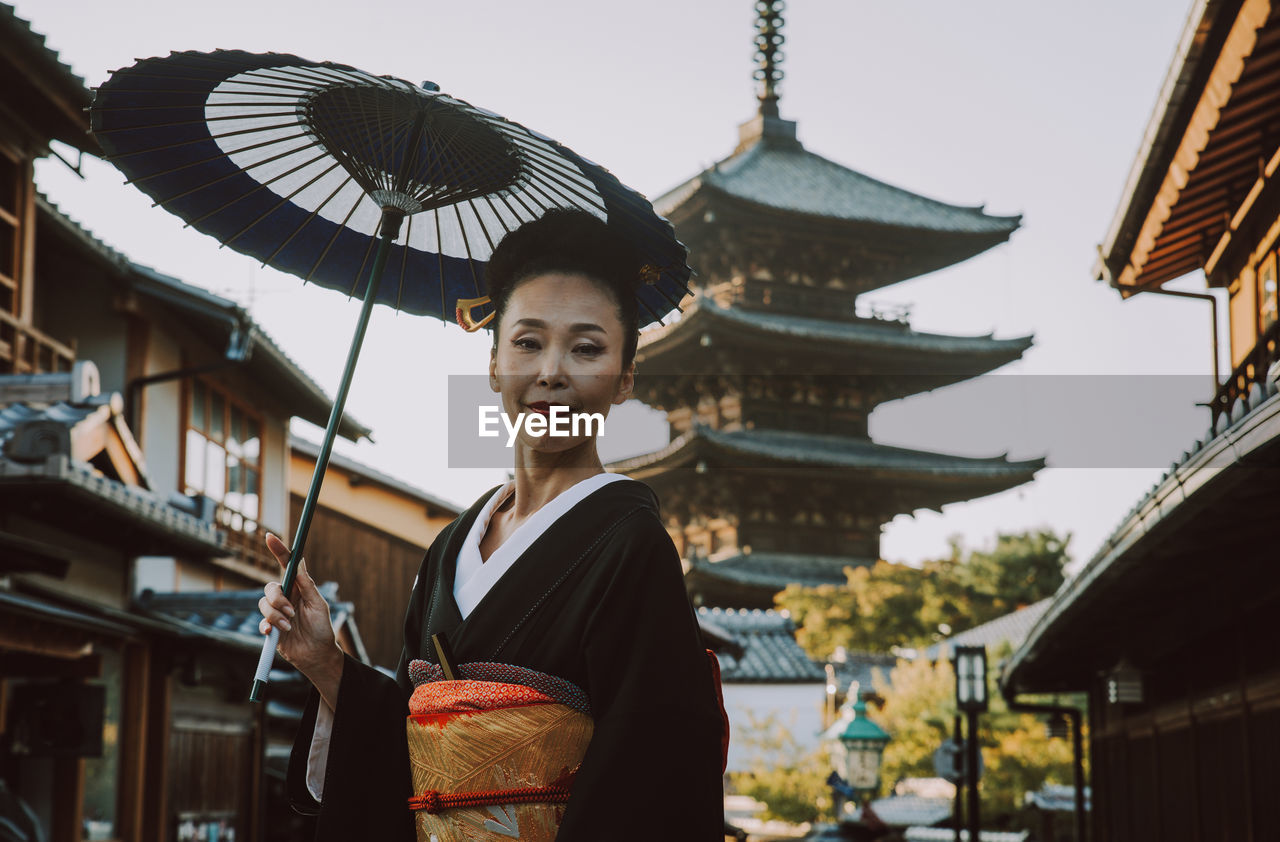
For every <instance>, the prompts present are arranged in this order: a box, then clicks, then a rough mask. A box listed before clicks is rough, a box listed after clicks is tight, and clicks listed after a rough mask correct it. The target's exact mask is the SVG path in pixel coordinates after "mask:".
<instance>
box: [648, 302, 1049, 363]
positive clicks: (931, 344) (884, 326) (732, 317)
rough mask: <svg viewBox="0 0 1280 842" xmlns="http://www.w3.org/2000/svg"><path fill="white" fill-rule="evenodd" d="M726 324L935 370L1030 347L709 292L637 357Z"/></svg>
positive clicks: (651, 336)
mask: <svg viewBox="0 0 1280 842" xmlns="http://www.w3.org/2000/svg"><path fill="white" fill-rule="evenodd" d="M716 324H719V325H723V326H725V327H728V328H732V329H735V330H737V331H740V332H742V333H743V334H744V335H746V336H755V337H760V338H762V339H773V340H781V341H785V342H786V343H787V344H788V345H789V346H791V347H794V346H795V340H797V339H802V340H806V341H808V342H815V343H820V344H822V345H826V346H843V347H844V349H846V351H847V350H851V349H857V350H859V351H864V352H865V351H883V352H885V353H886V354H889V355H891V356H890V357H889V358H890V359H891V360H893V361H894V362H899V363H905V362H907V361H908V360H909V359H910V358H911V357H913V356H920V355H928V357H929V370H930V372H931V373H939V372H941V371H950V370H952V369H959V370H962V371H963V372H964V373H965V374H966V375H969V376H972V375H976V374H982V373H985V372H987V371H991V370H992V369H995V368H999V367H1000V366H1002V365H1004V364H1005V363H1008V362H1012V361H1014V360H1016V359H1018V358H1020V357H1021V356H1022V354H1023V353H1024V352H1025V351H1026V350H1027V349H1028V348H1030V347H1031V345H1032V344H1033V342H1034V338H1033V337H1032V336H1031V335H1026V336H1017V337H1013V338H1011V339H996V338H994V336H993V335H992V334H990V333H988V334H985V335H981V336H953V335H948V334H941V333H922V332H920V331H916V330H912V329H911V328H910V327H906V326H904V325H903V324H901V323H900V322H888V321H883V320H876V319H859V320H857V321H837V320H834V319H818V318H813V317H811V316H794V315H786V314H781V313H769V312H761V311H758V310H747V309H743V308H740V307H732V306H730V307H723V306H721V305H719V304H717V303H716V302H715V300H714V299H712V298H709V297H705V296H704V297H699V298H697V299H696V300H695V301H694V302H693V303H692V304H691V305H690V306H689V307H688V308H686V310H685V312H684V314H683V315H682V316H681V318H680V320H679V321H676V322H672V323H670V324H667V325H662V326H659V327H655V328H653V329H651V330H646V331H645V332H644V333H642V334H641V336H640V345H639V354H638V357H639V361H641V362H643V361H644V360H646V359H652V358H653V357H655V356H656V355H657V354H659V353H662V352H663V351H664V350H665V349H666V347H667V346H669V345H674V344H676V343H677V342H678V341H679V339H678V338H684V337H686V336H687V335H688V334H689V332H690V331H693V330H696V329H697V328H698V327H700V326H704V325H716Z"/></svg>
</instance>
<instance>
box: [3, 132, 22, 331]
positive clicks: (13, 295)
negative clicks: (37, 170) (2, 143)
mask: <svg viewBox="0 0 1280 842" xmlns="http://www.w3.org/2000/svg"><path fill="white" fill-rule="evenodd" d="M25 171H26V166H25V162H24V161H23V160H22V159H21V158H19V157H17V156H15V155H14V154H13V153H12V152H9V151H8V150H6V149H4V148H3V147H0V311H3V312H4V313H5V314H6V315H10V316H15V317H16V316H17V315H18V313H19V308H20V306H21V301H20V300H19V296H18V281H19V278H20V271H21V259H20V258H21V255H22V225H21V222H22V204H23V203H22V198H23V192H24V188H25V187H26V180H27V179H26V172H25Z"/></svg>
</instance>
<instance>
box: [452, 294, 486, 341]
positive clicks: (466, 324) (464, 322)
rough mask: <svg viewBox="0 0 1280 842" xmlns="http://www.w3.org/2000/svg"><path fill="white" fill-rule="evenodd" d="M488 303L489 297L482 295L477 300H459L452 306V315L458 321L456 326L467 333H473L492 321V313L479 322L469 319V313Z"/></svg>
mask: <svg viewBox="0 0 1280 842" xmlns="http://www.w3.org/2000/svg"><path fill="white" fill-rule="evenodd" d="M488 303H489V296H487V295H482V296H480V297H479V298H459V299H458V301H457V303H456V304H455V305H454V315H455V317H456V318H457V320H458V325H459V326H461V328H462V329H463V330H465V331H466V332H467V333H475V332H476V331H477V330H479V329H480V328H482V327H484V326H485V325H487V324H488V323H489V322H491V321H493V316H494V314H493V313H490V314H489V315H487V316H485V317H484V318H483V319H481V320H480V321H476V320H475V319H474V318H472V317H471V311H472V310H474V309H475V308H477V307H482V306H484V305H485V304H488Z"/></svg>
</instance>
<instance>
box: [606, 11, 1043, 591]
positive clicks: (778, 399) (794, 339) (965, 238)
mask: <svg viewBox="0 0 1280 842" xmlns="http://www.w3.org/2000/svg"><path fill="white" fill-rule="evenodd" d="M781 6H782V3H781V2H777V1H776V0H775V1H774V2H769V0H764V2H760V3H758V4H757V9H758V10H759V20H758V22H757V28H758V35H757V39H756V44H757V47H758V53H757V59H758V61H759V69H758V70H757V71H756V78H757V79H759V80H761V82H762V90H761V92H760V95H759V100H760V105H759V111H758V113H757V114H756V116H755V117H754V118H753V119H751V120H749V121H748V122H746V123H744V124H743V125H742V126H740V127H739V144H738V147H737V149H736V150H734V152H733V154H732V155H730V156H729V157H727V158H725V159H724V160H722V161H720V162H718V163H716V164H714V165H712V166H711V167H710V168H709V169H707V170H705V171H703V172H701V173H699V174H698V175H696V176H694V177H693V178H691V179H689V180H688V181H686V182H685V183H683V184H681V185H680V186H678V187H676V188H675V189H673V190H671V191H670V192H668V193H667V194H665V195H663V196H661V197H660V198H658V199H657V200H656V201H655V203H654V204H655V207H657V209H658V211H659V212H660V213H662V214H663V215H665V216H666V217H667V218H668V219H670V220H671V222H672V223H673V224H674V225H675V229H676V232H677V234H678V235H679V237H680V239H681V240H682V241H683V242H684V243H685V244H686V245H687V246H688V247H689V252H690V257H689V261H690V265H691V266H692V267H693V269H694V272H695V278H694V284H693V291H694V297H693V298H692V299H689V300H687V301H690V302H691V303H687V304H686V306H685V307H684V309H683V312H682V313H681V314H680V316H679V317H678V319H677V320H675V321H671V322H669V323H667V324H664V325H662V326H660V327H656V328H654V329H651V330H649V331H646V332H645V333H643V334H642V335H641V338H640V346H639V351H638V354H637V358H636V359H637V364H638V369H639V376H638V377H637V379H636V397H637V398H639V399H640V400H641V401H643V402H644V403H646V404H648V405H650V406H652V407H655V408H658V409H661V410H663V411H665V412H666V413H667V418H668V421H669V423H670V429H671V439H670V442H669V443H668V444H667V446H665V447H663V448H662V449H660V450H658V451H656V452H653V453H648V454H645V455H642V456H638V457H634V458H630V459H625V460H622V461H618V462H615V463H613V464H611V465H610V469H611V470H613V471H616V472H620V473H626V474H628V475H630V476H631V477H634V478H636V479H640V480H643V481H645V482H647V483H648V484H649V485H650V486H651V487H652V488H653V489H654V490H655V492H656V493H657V494H658V497H659V499H660V500H661V501H662V508H663V512H664V517H666V518H667V524H666V525H667V528H668V530H669V531H670V533H671V535H672V538H673V540H674V541H675V543H676V546H677V548H678V549H679V550H680V552H681V555H682V558H683V560H684V565H685V570H686V584H687V585H688V588H689V590H690V594H691V596H692V597H693V599H694V601H695V603H697V604H700V605H706V606H720V607H726V608H728V607H733V608H756V607H759V608H767V607H771V606H772V604H773V596H774V594H775V593H777V592H778V591H780V590H782V589H783V588H785V587H786V586H787V585H788V584H789V583H799V584H803V585H808V586H816V585H821V584H828V583H831V584H842V583H844V581H845V576H844V572H843V571H844V568H845V567H848V566H857V565H869V564H873V563H874V562H875V561H876V560H877V559H878V558H879V556H880V532H881V529H882V528H883V525H884V524H885V523H887V522H888V521H890V520H892V519H893V518H894V517H896V516H897V515H899V514H902V513H907V512H912V511H915V510H917V509H922V508H930V509H939V510H940V509H941V507H942V506H943V505H945V504H947V503H953V502H957V501H962V500H968V499H971V498H974V497H981V496H984V495H987V494H993V493H996V492H999V491H1004V490H1006V489H1008V488H1012V487H1014V486H1016V485H1019V484H1021V483H1024V482H1027V481H1028V480H1030V479H1031V478H1032V476H1033V475H1034V473H1035V472H1036V471H1037V470H1039V469H1040V468H1042V467H1043V466H1044V461H1043V460H1034V461H1025V462H1012V461H1009V460H1008V459H1006V458H1005V457H1004V456H999V457H994V458H979V459H975V458H967V457H960V456H952V455H946V454H941V453H931V452H926V451H921V450H911V449H906V448H901V447H890V446H886V445H882V444H877V443H876V442H874V441H872V440H871V438H870V436H869V433H868V426H867V418H868V416H869V415H870V414H871V412H872V410H874V409H875V407H876V406H877V405H878V404H880V403H882V402H884V401H890V400H894V399H897V398H902V397H906V396H908V395H912V394H916V393H919V392H922V391H926V390H930V389H935V388H938V387H941V386H946V385H949V384H953V383H958V382H961V381H964V380H966V379H969V378H971V377H974V376H977V375H979V374H982V373H985V372H988V371H991V370H992V369H995V368H998V367H1000V366H1002V365H1004V364H1005V363H1008V362H1011V361H1013V360H1017V359H1018V358H1020V357H1021V356H1022V354H1023V352H1025V351H1026V350H1027V349H1028V348H1029V347H1030V346H1031V342H1032V339H1031V337H1030V336H1024V337H1019V338H1013V339H995V338H994V337H993V336H992V335H990V334H988V335H985V336H950V335H941V334H933V333H922V332H919V331H915V330H913V329H912V328H911V326H910V324H909V323H908V321H907V318H906V315H905V313H903V312H901V311H898V312H885V311H884V310H883V309H876V308H872V307H867V306H865V305H864V304H863V302H860V301H859V296H861V295H862V294H863V293H866V292H869V291H871V290H876V289H879V288H881V287H885V286H888V285H889V284H894V283H898V282H900V281H904V280H908V279H910V278H914V277H917V276H919V275H922V274H925V273H927V272H932V271H935V270H937V269H941V268H943V267H946V266H950V265H953V264H955V263H958V262H960V261H962V260H965V259H967V258H969V257H972V256H974V255H976V254H979V253H981V252H983V251H986V250H987V249H989V248H991V247H993V246H995V245H997V244H999V243H1003V242H1005V241H1006V240H1007V239H1008V238H1009V236H1010V235H1011V234H1012V233H1013V231H1014V230H1016V229H1017V227H1018V224H1019V220H1020V217H1017V216H993V215H990V214H987V213H985V212H984V211H983V209H982V208H981V207H959V206H955V205H949V204H944V203H942V202H938V201H934V200H932V199H928V198H925V197H923V196H919V195H916V194H914V193H911V192H908V191H906V190H903V189H900V188H897V187H893V186H891V185H888V184H885V183H883V182H881V181H877V180H876V179H873V178H870V177H868V176H866V175H863V174H862V173H859V172H855V171H854V170H851V169H848V168H847V167H844V166H842V165H840V164H837V163H835V162H833V161H829V160H827V159H825V158H822V157H821V156H819V155H815V154H814V153H812V152H810V151H808V150H807V149H805V148H804V146H803V145H802V144H801V143H800V141H799V139H798V138H797V136H796V124H795V122H793V121H790V120H784V119H782V118H781V117H780V116H779V111H778V82H779V81H780V79H781V77H782V72H781V68H780V67H779V66H778V65H779V58H780V53H779V50H778V48H779V47H780V46H781V44H782V41H783V37H782V33H781V27H782V17H781V11H780V7H781Z"/></svg>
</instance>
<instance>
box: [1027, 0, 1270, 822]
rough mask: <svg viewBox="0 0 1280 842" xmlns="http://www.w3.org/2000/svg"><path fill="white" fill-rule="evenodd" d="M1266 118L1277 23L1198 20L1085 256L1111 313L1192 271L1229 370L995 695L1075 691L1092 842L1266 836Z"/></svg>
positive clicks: (1212, 14) (1259, 16)
mask: <svg viewBox="0 0 1280 842" xmlns="http://www.w3.org/2000/svg"><path fill="white" fill-rule="evenodd" d="M1277 109H1280V5H1277V4H1275V3H1271V2H1267V0H1263V2H1256V1H1255V0H1232V2H1216V0H1203V2H1199V3H1197V4H1196V5H1195V7H1194V9H1193V11H1192V15H1191V17H1190V20H1189V22H1188V26H1187V29H1186V31H1185V32H1184V35H1183V38H1182V40H1181V42H1180V45H1179V48H1178V53H1177V55H1176V56H1175V60H1174V63H1173V66H1172V67H1171V69H1170V71H1169V74H1168V77H1167V79H1166V83H1165V86H1164V89H1163V93H1162V98H1161V101H1160V102H1159V103H1158V104H1157V106H1156V110H1155V113H1154V115H1153V117H1152V120H1151V124H1150V126H1149V128H1148V131H1147V133H1146V141H1145V143H1144V146H1143V148H1142V150H1141V152H1140V153H1139V156H1138V159H1137V161H1136V162H1135V164H1134V168H1133V172H1132V174H1131V175H1130V178H1129V183H1128V187H1127V189H1126V194H1125V197H1124V199H1123V200H1122V205H1121V208H1120V210H1119V212H1118V213H1117V215H1116V217H1115V220H1114V221H1113V223H1112V225H1111V227H1110V230H1109V231H1108V233H1107V238H1106V241H1105V242H1104V243H1103V245H1102V247H1101V249H1100V252H1101V256H1100V260H1099V263H1098V275H1099V278H1100V279H1102V280H1106V281H1108V282H1109V283H1111V284H1112V286H1114V287H1115V288H1116V289H1117V290H1119V292H1120V293H1121V294H1122V295H1124V296H1126V297H1128V296H1132V295H1138V294H1153V293H1159V292H1162V287H1163V286H1164V285H1165V284H1167V283H1168V282H1170V281H1173V280H1175V279H1177V278H1181V277H1183V276H1185V275H1187V274H1188V273H1191V272H1196V271H1203V273H1204V277H1205V279H1206V281H1207V284H1208V286H1209V288H1210V289H1211V290H1212V289H1221V290H1225V299H1226V305H1227V313H1228V323H1229V331H1228V335H1227V342H1228V347H1227V349H1226V350H1227V353H1228V355H1229V357H1230V360H1231V364H1232V366H1233V370H1232V372H1231V373H1230V375H1228V376H1227V377H1226V378H1224V379H1223V380H1222V382H1220V383H1219V384H1218V385H1217V388H1216V391H1215V392H1214V393H1212V394H1206V395H1205V401H1204V403H1205V404H1206V405H1207V406H1208V407H1209V412H1208V413H1207V416H1206V419H1205V420H1206V426H1207V427H1208V432H1207V433H1206V435H1205V436H1204V437H1203V438H1202V439H1200V440H1198V441H1196V442H1193V443H1189V447H1188V449H1187V451H1186V452H1185V453H1184V454H1183V455H1182V456H1181V458H1179V459H1178V460H1176V461H1175V463H1174V465H1173V467H1172V468H1171V469H1170V470H1169V471H1168V472H1167V473H1166V475H1165V476H1164V477H1163V478H1162V479H1161V480H1160V481H1159V482H1158V483H1157V484H1156V486H1155V487H1154V488H1153V489H1152V490H1151V491H1150V492H1149V493H1148V494H1147V495H1146V496H1144V497H1143V498H1142V499H1141V500H1140V501H1138V503H1137V504H1136V505H1135V506H1134V508H1133V509H1132V510H1131V511H1130V512H1129V513H1128V515H1126V517H1125V518H1124V520H1123V521H1122V522H1121V524H1120V525H1119V526H1118V527H1117V529H1116V531H1115V532H1114V533H1113V534H1112V536H1111V537H1110V538H1109V539H1108V540H1107V542H1106V543H1105V544H1104V546H1103V548H1102V549H1101V550H1100V551H1099V553H1098V554H1097V555H1096V556H1095V557H1094V558H1093V559H1091V560H1090V561H1089V563H1088V564H1087V565H1085V567H1084V568H1083V569H1082V570H1081V571H1080V572H1079V573H1077V575H1076V576H1075V577H1074V578H1073V579H1072V580H1071V581H1069V582H1068V583H1067V585H1066V586H1064V588H1063V589H1062V590H1061V591H1059V593H1058V594H1057V595H1056V597H1055V598H1054V601H1053V603H1052V604H1051V606H1050V608H1049V610H1048V612H1047V615H1046V617H1045V619H1044V620H1043V621H1042V622H1041V623H1040V624H1039V625H1038V626H1037V628H1036V629H1035V631H1034V632H1033V634H1032V635H1031V637H1030V638H1029V639H1028V641H1027V642H1026V643H1025V644H1024V645H1023V646H1022V647H1021V648H1020V649H1019V650H1018V651H1017V652H1016V653H1015V654H1014V656H1013V658H1012V659H1011V661H1010V663H1009V665H1008V667H1007V668H1006V670H1005V672H1004V675H1003V677H1002V681H1003V684H1004V689H1005V692H1006V693H1008V694H1017V693H1022V692H1042V691H1069V690H1076V691H1078V690H1086V691H1088V693H1089V699H1090V703H1089V707H1090V709H1089V717H1090V725H1091V730H1090V753H1091V769H1092V772H1091V774H1092V777H1093V794H1094V795H1093V810H1094V812H1093V816H1092V822H1091V830H1092V834H1093V836H1092V838H1093V839H1095V840H1099V842H1130V840H1153V841H1154V840H1161V842H1164V841H1165V840H1177V842H1209V840H1215V841H1216V840H1241V842H1263V840H1272V839H1280V811H1278V810H1277V808H1276V804H1275V799H1274V793H1275V792H1276V791H1277V789H1278V788H1280V761H1278V760H1277V757H1278V756H1280V755H1278V754H1277V751H1278V750H1280V659H1277V656H1276V654H1275V642H1276V639H1277V638H1276V634H1275V629H1274V626H1275V617H1276V615H1277V613H1280V578H1277V576H1276V574H1275V555H1276V534H1275V528H1274V525H1273V516H1272V513H1274V512H1275V511H1277V510H1278V508H1280V481H1278V480H1280V383H1278V382H1277V381H1278V380H1280V365H1277V361H1278V360H1280V357H1278V356H1277V338H1278V337H1280V333H1278V328H1277V325H1276V315H1275V311H1276V305H1275V300H1276V274H1275V272H1276V270H1275V266H1276V252H1277V248H1280V184H1277V179H1276V178H1275V175H1276V170H1277V168H1278V167H1280V123H1277V121H1276V114H1277V113H1278V111H1277ZM1175 294H1183V295H1185V293H1181V292H1178V293H1175ZM1221 295H1222V294H1221V293H1220V294H1219V296H1221ZM1203 297H1207V296H1203ZM1219 300H1221V297H1219ZM1170 341H1171V342H1172V341H1177V339H1175V338H1174V337H1170ZM1218 350H1219V349H1218V348H1216V347H1215V348H1213V351H1214V353H1215V356H1216V355H1217V353H1218Z"/></svg>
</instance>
